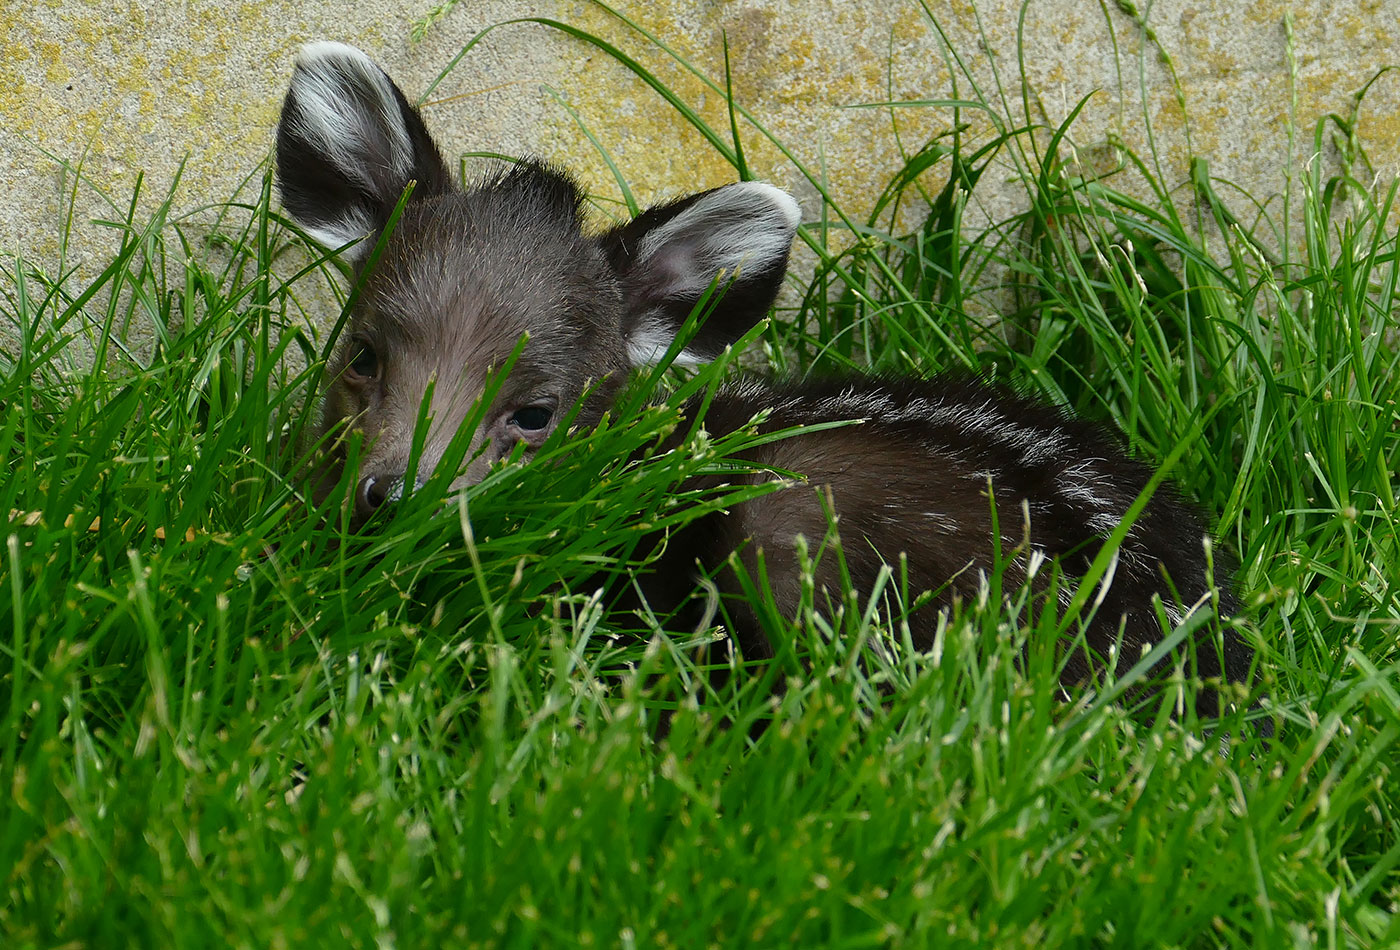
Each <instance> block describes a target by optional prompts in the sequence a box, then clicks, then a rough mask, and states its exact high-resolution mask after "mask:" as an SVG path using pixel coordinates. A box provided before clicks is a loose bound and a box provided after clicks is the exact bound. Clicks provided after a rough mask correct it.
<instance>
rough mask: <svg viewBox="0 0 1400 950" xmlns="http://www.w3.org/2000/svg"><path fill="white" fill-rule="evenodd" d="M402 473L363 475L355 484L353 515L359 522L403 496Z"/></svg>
mask: <svg viewBox="0 0 1400 950" xmlns="http://www.w3.org/2000/svg"><path fill="white" fill-rule="evenodd" d="M403 483H404V479H403V476H402V475H384V474H379V475H373V474H372V475H365V476H363V477H362V478H361V479H360V481H359V484H357V485H356V486H355V517H356V518H358V519H359V520H360V521H361V522H364V521H366V520H368V519H369V517H370V516H371V515H373V514H374V513H375V512H376V511H378V510H379V509H380V508H384V507H387V506H389V505H392V504H393V503H394V502H396V501H398V500H399V499H400V498H402V497H403V490H404V484H403Z"/></svg>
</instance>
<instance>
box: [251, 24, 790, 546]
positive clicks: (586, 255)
mask: <svg viewBox="0 0 1400 950" xmlns="http://www.w3.org/2000/svg"><path fill="white" fill-rule="evenodd" d="M277 175H278V180H279V183H280V186H281V192H282V200H283V203H284V205H285V207H286V209H287V211H288V213H289V214H290V215H291V217H292V218H293V219H294V220H295V221H296V222H297V223H298V224H299V225H300V226H301V227H302V228H303V229H304V230H305V231H306V233H307V234H309V235H310V236H311V237H313V238H314V239H316V240H317V241H319V242H320V243H322V244H324V245H326V246H327V247H328V248H332V249H335V248H340V249H341V250H340V252H339V253H340V256H341V257H342V258H344V259H348V260H349V261H350V262H351V263H352V264H353V265H354V266H355V268H356V271H357V276H358V277H359V278H360V279H361V280H362V287H361V294H360V297H359V302H358V304H357V307H356V309H355V311H354V312H353V313H352V314H351V317H350V322H349V325H348V328H347V332H346V334H345V337H344V339H343V341H342V343H341V344H340V348H339V351H338V353H337V355H336V356H335V358H334V361H333V363H332V365H331V367H330V369H329V380H330V382H329V383H328V385H327V389H326V403H325V424H326V428H327V429H328V430H329V429H332V428H338V427H348V428H352V429H359V430H361V431H363V432H364V434H365V436H366V437H367V442H366V448H365V451H364V454H363V456H362V460H361V465H360V472H359V482H358V487H357V491H356V499H355V509H356V514H357V516H358V517H359V518H361V519H363V518H365V517H368V516H369V515H370V514H372V513H373V512H374V510H375V509H376V508H378V507H379V506H380V505H382V504H383V503H384V502H385V501H386V500H388V499H391V498H393V497H396V496H397V494H398V493H399V492H401V491H403V490H404V487H405V486H404V485H403V479H404V474H405V472H406V470H407V467H408V463H409V455H410V451H411V446H412V443H413V436H414V426H415V423H416V421H417V419H418V418H419V413H420V410H421V408H422V402H423V399H424V397H425V395H426V394H427V392H428V390H429V387H430V383H431V389H432V397H431V404H430V405H429V406H428V407H427V411H428V413H429V416H430V423H429V429H428V434H427V439H426V442H425V444H424V446H423V449H422V452H421V454H420V456H419V462H418V470H419V471H420V472H422V473H424V474H425V475H426V473H428V472H431V471H432V470H433V469H434V468H436V466H437V465H438V462H439V460H440V459H441V457H442V454H443V452H444V450H445V448H446V446H447V444H448V442H449V441H450V440H451V439H452V436H453V435H454V433H455V432H456V431H457V429H458V428H459V427H460V426H461V425H462V423H463V422H464V420H465V419H466V418H467V416H468V414H469V413H470V412H471V410H472V407H473V405H474V404H476V403H477V402H478V401H479V400H480V399H481V397H482V395H483V393H484V391H485V388H486V384H487V380H488V377H489V376H490V375H491V373H492V372H493V371H494V370H498V369H500V368H501V366H502V365H503V364H504V362H505V361H506V360H507V358H508V356H509V355H510V353H511V352H512V351H513V350H514V348H515V347H516V345H517V343H518V342H519V341H520V339H521V337H522V336H523V335H526V334H528V341H527V342H526V344H525V346H524V349H523V350H522V352H521V354H520V357H519V359H518V360H517V362H516V363H515V365H514V367H513V368H512V370H511V372H510V374H509V376H508V378H507V379H506V380H505V381H504V383H503V384H502V385H501V388H500V389H499V391H498V392H497V394H496V396H495V399H494V401H493V402H492V404H491V405H490V406H489V407H488V409H487V411H486V414H485V416H484V417H483V419H482V422H481V425H480V426H479V428H478V430H477V432H476V433H475V435H474V437H473V441H472V444H471V449H470V451H469V453H468V456H467V457H468V458H470V459H472V461H471V462H470V464H469V465H467V467H466V469H465V471H463V472H460V473H458V476H459V477H458V481H459V483H460V484H471V483H474V482H476V481H479V480H480V479H481V477H482V476H483V475H484V474H485V471H486V469H487V467H488V466H490V465H491V464H492V463H493V462H495V461H497V460H499V459H502V458H504V457H506V456H507V455H509V454H510V452H511V450H512V449H513V448H514V447H515V445H516V444H517V443H524V444H525V446H526V450H527V451H529V450H531V449H533V448H534V447H537V446H538V445H539V444H540V443H541V442H543V441H544V440H545V438H546V437H547V436H548V435H549V434H550V432H552V431H553V429H554V427H555V426H556V425H557V424H558V422H559V419H560V418H561V416H562V414H563V413H565V412H566V411H567V410H569V409H570V408H571V407H572V406H573V405H574V404H575V403H576V402H577V401H578V400H579V399H580V398H581V397H582V396H583V394H584V393H585V391H587V390H588V388H589V387H590V386H593V387H594V388H593V390H592V394H591V396H590V398H589V399H588V401H587V402H586V403H585V404H584V406H583V409H582V411H581V413H580V416H579V417H578V419H577V422H578V423H579V424H583V425H588V424H591V423H594V422H596V421H597V419H598V418H599V416H600V415H601V413H602V412H603V411H604V409H606V407H607V405H608V403H609V401H610V396H611V394H612V393H613V392H615V390H616V387H617V385H618V383H619V382H620V381H621V379H622V377H623V376H624V375H625V373H626V372H627V371H628V369H629V368H630V367H632V366H636V365H641V364H644V363H647V362H649V361H652V360H655V359H656V358H657V357H659V356H660V355H661V354H662V353H663V352H665V350H666V349H667V348H668V347H669V346H670V344H671V343H672V341H673V340H674V337H675V335H676V332H677V331H678V330H679V328H680V326H681V324H682V323H683V322H684V321H685V319H686V318H687V317H688V316H689V315H690V313H691V311H692V309H693V308H694V307H695V306H696V304H697V303H698V302H699V300H700V299H701V298H702V297H703V296H704V294H705V293H706V292H708V291H709V290H710V288H711V286H712V285H714V284H715V282H716V281H719V282H720V285H721V287H722V288H723V289H724V298H723V301H722V302H721V304H720V305H719V307H718V309H716V310H715V312H714V313H713V314H712V315H711V316H710V318H709V320H708V321H707V322H706V325H705V326H703V327H702V328H701V329H700V331H699V332H698V334H697V335H696V336H695V338H694V339H693V340H692V341H691V343H690V344H689V346H688V347H687V349H686V351H685V352H683V353H682V355H681V359H682V360H683V361H692V362H698V361H703V360H705V359H707V358H710V357H712V356H714V355H715V354H717V353H718V352H719V351H720V350H721V349H723V347H724V346H725V345H726V344H728V343H730V342H732V341H733V340H735V339H737V338H738V337H739V336H740V335H742V334H743V332H744V331H746V330H747V329H749V328H750V327H751V326H753V324H754V323H756V322H757V321H758V320H759V319H760V318H761V317H762V316H763V314H764V313H765V312H766V311H767V310H768V308H769V307H770V306H771V305H772V302H773V298H774V296H775V295H776V294H777V291H778V288H779V286H780V284H781V282H782V279H783V274H784V271H785V268H786V266H787V257H788V250H789V248H790V246H791V243H792V238H793V234H794V232H795V230H796V227H797V224H798V220H799V217H800V213H799V210H798V207H797V204H796V202H795V201H793V199H792V198H791V197H789V196H788V195H787V194H785V193H784V192H782V191H780V190H778V189H777V188H774V187H772V186H770V185H765V184H760V183H757V182H739V183H736V184H731V185H725V186H723V187H720V188H715V189H713V190H710V191H705V192H701V193H699V194H696V195H691V196H689V197H686V198H682V199H680V200H678V201H674V202H670V203H668V204H664V205H661V206H659V207H655V208H652V209H650V210H648V211H645V212H644V213H642V214H640V215H639V216H637V217H636V218H635V219H633V220H632V221H630V222H628V223H626V224H622V225H619V226H617V227H614V228H612V229H611V230H608V231H605V232H604V233H602V234H597V235H590V234H589V233H587V232H586V231H585V229H584V226H583V222H582V219H581V218H582V216H581V203H582V196H581V194H580V192H579V190H578V188H577V186H576V185H575V184H574V182H573V181H572V180H571V179H570V178H569V177H568V176H566V175H565V174H563V173H561V172H559V171H558V170H555V169H553V168H550V167H548V166H546V165H543V164H539V163H532V162H527V163H522V164H519V165H516V166H515V167H514V168H512V169H511V170H510V171H508V172H506V173H504V174H500V175H497V176H495V177H491V178H488V179H486V180H483V181H481V182H478V183H477V184H474V185H472V186H470V187H466V188H463V187H461V186H460V185H459V184H458V183H457V181H456V179H455V177H454V176H453V174H452V173H451V172H450V171H449V169H448V167H447V165H446V164H445V163H444V161H443V159H442V156H441V154H440V153H439V151H438V148H437V146H436V145H435V144H434V142H433V139H432V137H431V136H430V135H429V134H428V130H427V128H426V127H425V126H424V124H423V121H422V119H421V117H420V116H419V114H418V111H417V110H416V109H415V108H414V107H413V106H411V105H410V104H409V102H408V100H407V99H406V98H405V97H404V95H403V93H402V92H401V91H400V90H399V89H398V87H397V86H395V85H394V83H393V82H392V81H391V80H390V79H389V77H388V76H387V75H386V74H385V73H384V71H383V70H381V69H380V68H379V67H378V66H376V65H375V64H374V62H373V61H371V60H370V59H369V57H368V56H366V55H365V54H364V53H362V52H360V51H359V50H357V49H354V48H352V47H349V46H344V45H341V44H338V43H315V44H311V45H309V46H306V47H305V48H303V49H302V51H301V53H300V55H299V56H298V58H297V63H296V69H295V72H294V73H293V76H292V81H291V88H290V89H289V90H288V92H287V98H286V101H285V103H284V104H283V107H282V117H281V121H280V123H279V125H278V129H277ZM410 185H411V186H412V193H411V196H410V198H409V199H408V201H407V203H406V204H404V206H403V209H402V212H401V214H400V216H399V218H398V220H397V221H395V222H394V227H393V228H392V229H390V230H389V232H388V233H387V234H386V233H385V230H386V227H387V226H388V224H389V222H390V219H391V217H392V216H393V212H394V209H395V208H396V207H397V206H398V205H399V202H400V200H401V199H402V197H403V195H404V193H405V191H406V190H407V189H408V188H409V187H410ZM377 243H378V244H381V245H382V246H381V248H380V253H379V255H378V258H377V260H376V261H375V264H374V266H373V267H372V268H371V269H369V271H368V272H365V266H366V263H367V259H368V258H369V257H370V251H371V249H372V248H374V247H375V246H376V244H377ZM409 487H410V488H411V487H412V486H409Z"/></svg>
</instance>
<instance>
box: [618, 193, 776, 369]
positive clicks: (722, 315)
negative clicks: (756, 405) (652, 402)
mask: <svg viewBox="0 0 1400 950" xmlns="http://www.w3.org/2000/svg"><path fill="white" fill-rule="evenodd" d="M801 219H802V212H801V210H800V209H799V208H798V206H797V202H796V201H794V200H793V199H792V196H791V195H789V194H787V192H784V191H781V190H779V189H777V188H774V187H773V186H772V185H765V184H763V183H761V182H754V181H744V182H737V183H736V184H733V185H724V186H723V187H720V188H715V189H713V190H711V191H706V192H701V193H700V194H698V195H691V196H690V197H688V198H682V199H681V200H679V201H675V202H671V203H670V204H666V205H661V206H659V207H656V208H652V209H650V210H648V211H644V212H643V213H642V214H640V215H638V216H637V217H636V218H634V219H633V220H631V221H629V222H628V223H627V224H624V225H620V226H619V227H616V228H614V229H613V230H611V231H609V232H607V233H605V234H604V235H603V236H602V242H603V249H604V251H605V253H606V254H607V256H608V260H609V261H610V263H611V264H612V267H613V270H614V271H615V272H616V274H617V276H618V280H619V282H620V283H621V285H622V289H623V294H624V296H625V298H626V308H627V309H626V316H625V317H624V322H623V332H624V334H625V335H626V337H627V349H628V356H629V358H630V360H631V362H632V363H633V364H634V365H644V364H646V363H649V362H654V361H655V360H656V359H658V358H659V357H660V356H661V355H662V354H663V353H665V351H666V349H667V348H668V347H669V346H670V345H671V342H672V341H673V340H674V339H675V336H676V332H677V331H678V330H679V329H680V328H681V325H682V324H683V323H684V322H685V320H686V318H687V317H689V316H690V313H691V311H692V310H694V309H695V306H696V304H697V303H699V301H700V298H701V297H702V296H703V295H704V294H705V293H706V291H708V290H709V289H710V287H711V285H713V284H715V283H716V282H718V290H719V291H721V292H723V294H724V297H723V299H722V300H720V302H719V304H718V306H717V307H716V309H715V310H714V312H713V313H712V314H711V315H710V317H709V319H708V320H707V321H706V323H705V324H704V325H703V326H702V327H701V328H700V330H699V332H698V333H697V334H696V336H695V338H694V339H693V340H692V341H691V343H690V345H689V347H687V349H686V351H684V352H683V353H682V354H681V356H680V360H681V361H683V362H703V361H704V360H706V359H709V358H712V357H714V356H715V355H717V354H718V353H719V352H720V351H721V350H723V349H724V347H725V346H727V345H728V344H730V343H732V342H734V341H735V340H737V339H738V338H739V337H741V336H743V334H744V333H745V331H747V330H748V329H749V328H750V327H752V326H753V325H754V324H755V323H757V322H758V321H759V320H760V319H762V317H763V315H764V314H766V313H767V312H768V308H769V307H771V306H772V305H773V299H774V298H775V297H776V296H777V295H778V289H779V288H780V287H781V286H782V282H783V274H784V273H786V271H787V260H788V251H789V250H791V248H792V238H793V234H794V233H796V230H797V225H798V222H800V221H801Z"/></svg>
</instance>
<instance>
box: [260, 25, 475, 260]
mask: <svg viewBox="0 0 1400 950" xmlns="http://www.w3.org/2000/svg"><path fill="white" fill-rule="evenodd" d="M277 172H278V181H279V183H280V185H281V189H282V203H283V205H284V206H285V207H286V208H287V211H288V212H289V213H290V214H291V216H292V217H293V218H294V219H295V220H296V221H297V223H298V224H300V225H301V226H302V227H303V228H304V229H305V230H306V232H307V233H308V234H310V235H311V236H312V237H313V238H315V239H316V240H317V241H319V242H321V243H322V244H325V245H327V246H328V247H340V246H341V245H344V244H348V243H349V242H351V241H354V240H356V239H357V238H362V237H364V236H366V235H368V234H372V233H373V232H375V231H376V230H378V229H379V228H381V227H383V225H384V223H385V221H387V220H388V216H389V214H390V213H391V212H392V211H393V208H394V205H395V204H396V203H397V202H398V200H399V197H400V196H401V195H402V194H403V191H404V188H406V187H407V185H408V183H409V182H410V181H416V182H417V186H416V188H415V190H414V196H415V198H421V197H426V196H428V195H431V194H440V193H443V192H446V191H448V190H450V189H451V188H452V178H451V175H450V173H449V172H448V170H447V167H446V165H445V163H444V162H443V161H442V157H441V155H440V154H439V153H438V150H437V147H436V146H435V145H434V144H433V141H432V138H431V136H430V135H429V134H428V130H427V128H426V127H425V126H424V125H423V121H422V119H421V118H420V117H419V115H418V112H417V110H416V109H414V108H413V107H412V106H410V105H409V103H408V100H407V99H406V98H404V95H403V93H402V92H400V91H399V88H398V87H397V86H395V85H394V83H393V81H392V80H391V79H390V78H389V77H388V75H386V74H385V72H384V71H383V70H382V69H380V68H379V67H378V66H376V65H375V64H374V61H373V60H371V59H370V58H369V57H368V56H366V55H365V54H364V53H363V52H361V51H360V50H358V49H355V48H354V47H353V46H346V45H345V44H343V43H311V44H308V45H306V46H304V47H302V49H301V51H300V53H298V55H297V61H296V68H295V70H294V71H293V73H292V81H291V87H290V88H289V89H288V91H287V98H286V100H285V102H284V103H283V106H282V118H281V121H280V122H279V123H278V128H277ZM366 250H367V249H366V248H365V245H364V243H363V242H362V243H361V244H360V245H359V246H358V247H356V248H351V249H348V250H347V251H346V252H345V256H346V257H348V258H349V259H351V260H357V259H358V258H360V257H363V255H364V254H365V252H366Z"/></svg>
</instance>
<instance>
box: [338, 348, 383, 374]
mask: <svg viewBox="0 0 1400 950" xmlns="http://www.w3.org/2000/svg"><path fill="white" fill-rule="evenodd" d="M350 347H351V349H350V362H349V363H347V364H346V367H345V369H346V373H347V374H348V375H349V376H350V378H351V379H355V380H367V379H375V378H377V377H378V376H379V356H378V354H376V353H375V352H374V347H373V346H371V345H370V344H369V342H368V341H366V340H354V341H352V342H351V344H350Z"/></svg>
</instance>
